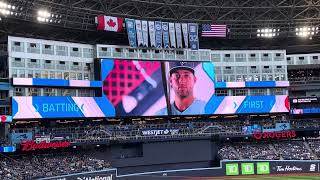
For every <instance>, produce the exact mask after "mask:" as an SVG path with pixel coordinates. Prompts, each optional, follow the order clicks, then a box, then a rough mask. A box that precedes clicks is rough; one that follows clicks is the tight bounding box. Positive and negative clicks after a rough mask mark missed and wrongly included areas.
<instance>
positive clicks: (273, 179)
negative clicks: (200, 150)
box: [208, 174, 320, 180]
mask: <svg viewBox="0 0 320 180" xmlns="http://www.w3.org/2000/svg"><path fill="white" fill-rule="evenodd" d="M218 179H219V178H217V179H216V178H215V179H208V180H218ZM227 179H235V180H246V179H248V180H256V179H262V180H304V179H306V180H320V176H316V175H314V176H313V175H312V174H310V176H260V177H252V178H250V177H243V178H242V177H241V178H240V177H234V178H232V177H228V178H227Z"/></svg>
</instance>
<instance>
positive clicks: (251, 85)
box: [215, 81, 289, 89]
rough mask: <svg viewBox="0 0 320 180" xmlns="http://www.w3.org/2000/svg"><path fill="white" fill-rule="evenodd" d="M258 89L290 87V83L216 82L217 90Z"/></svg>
mask: <svg viewBox="0 0 320 180" xmlns="http://www.w3.org/2000/svg"><path fill="white" fill-rule="evenodd" d="M258 87H265V88H267V87H270V88H276V87H289V81H245V82H215V88H216V89H220V88H221V89H225V88H258Z"/></svg>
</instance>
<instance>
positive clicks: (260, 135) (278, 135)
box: [253, 130, 297, 140]
mask: <svg viewBox="0 0 320 180" xmlns="http://www.w3.org/2000/svg"><path fill="white" fill-rule="evenodd" d="M296 136H297V134H296V131H293V130H291V131H274V132H260V131H255V132H254V133H253V137H254V139H256V140H261V139H287V138H295V137H296Z"/></svg>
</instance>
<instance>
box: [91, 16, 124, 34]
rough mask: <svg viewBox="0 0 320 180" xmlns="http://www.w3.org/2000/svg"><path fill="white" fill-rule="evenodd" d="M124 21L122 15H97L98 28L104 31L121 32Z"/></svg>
mask: <svg viewBox="0 0 320 180" xmlns="http://www.w3.org/2000/svg"><path fill="white" fill-rule="evenodd" d="M122 21H123V20H122V18H120V17H112V16H104V15H99V16H98V17H97V23H98V27H97V29H98V30H102V31H114V32H121V31H122Z"/></svg>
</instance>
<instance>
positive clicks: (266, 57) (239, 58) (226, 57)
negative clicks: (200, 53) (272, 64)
mask: <svg viewBox="0 0 320 180" xmlns="http://www.w3.org/2000/svg"><path fill="white" fill-rule="evenodd" d="M259 54H260V53H250V54H248V55H247V54H245V53H235V54H229V53H227V54H222V55H223V56H221V55H220V54H211V60H212V61H213V62H221V60H222V62H246V60H247V57H248V61H249V62H257V61H259ZM260 57H261V61H272V57H273V60H274V61H284V60H285V59H284V54H283V53H275V54H273V53H261V55H260Z"/></svg>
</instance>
